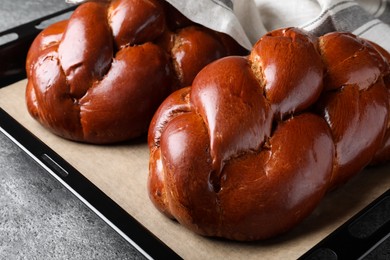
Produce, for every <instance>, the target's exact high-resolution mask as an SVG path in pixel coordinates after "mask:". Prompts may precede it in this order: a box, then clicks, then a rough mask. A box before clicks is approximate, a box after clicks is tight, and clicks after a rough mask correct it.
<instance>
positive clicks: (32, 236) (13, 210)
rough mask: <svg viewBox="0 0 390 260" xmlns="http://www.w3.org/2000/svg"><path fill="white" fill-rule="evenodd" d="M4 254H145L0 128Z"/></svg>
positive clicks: (15, 256)
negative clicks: (0, 130)
mask: <svg viewBox="0 0 390 260" xmlns="http://www.w3.org/2000/svg"><path fill="white" fill-rule="evenodd" d="M0 234H1V235H0V259H48V258H50V259H53V258H54V259H143V257H142V256H141V255H140V253H139V252H137V251H136V250H135V249H134V248H133V247H132V246H131V245H130V244H129V243H127V242H126V241H125V240H124V239H123V238H122V237H120V236H119V235H118V234H117V233H116V232H115V231H114V230H113V229H112V228H111V227H109V226H108V225H107V224H106V223H105V222H104V221H103V220H101V219H100V218H99V217H98V216H97V215H95V213H93V212H92V211H91V210H89V209H88V208H87V206H85V205H84V204H83V203H81V201H80V200H78V199H77V198H76V197H75V196H74V195H73V194H72V193H70V192H69V191H68V190H66V189H65V188H64V187H63V186H62V185H61V184H60V183H59V182H58V181H57V180H55V179H54V177H52V176H51V175H50V174H48V173H47V172H46V171H45V170H44V169H43V168H41V167H40V166H39V165H38V164H37V163H36V162H35V161H34V160H33V159H32V158H30V157H29V156H28V155H27V154H26V153H25V152H23V151H22V150H21V149H20V148H19V147H18V146H16V144H14V143H13V142H12V141H11V140H9V139H8V138H7V137H6V136H5V135H4V134H3V133H1V132H0Z"/></svg>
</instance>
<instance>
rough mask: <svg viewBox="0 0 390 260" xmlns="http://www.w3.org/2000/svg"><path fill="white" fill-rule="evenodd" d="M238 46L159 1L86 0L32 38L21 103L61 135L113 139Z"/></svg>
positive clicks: (145, 121) (131, 132) (138, 125)
mask: <svg viewBox="0 0 390 260" xmlns="http://www.w3.org/2000/svg"><path fill="white" fill-rule="evenodd" d="M245 53H246V51H245V50H244V49H243V48H242V47H240V46H239V45H238V44H237V43H236V42H235V41H234V40H233V39H232V38H230V37H229V36H227V35H225V34H222V33H219V32H215V31H212V30H210V29H207V28H205V27H202V26H200V25H197V24H195V23H193V22H191V21H190V20H188V19H187V18H186V17H184V16H183V15H181V14H180V13H179V12H178V11H177V10H176V9H174V8H173V7H172V6H170V5H169V4H168V3H167V2H165V1H159V0H113V1H89V2H86V3H84V4H82V5H80V6H79V7H78V8H77V9H76V10H75V12H74V13H73V14H72V16H71V17H70V19H69V20H66V21H62V22H59V23H56V24H54V25H51V26H49V27H48V28H46V29H45V30H43V31H42V32H41V33H40V34H39V35H38V36H37V38H36V39H35V41H34V42H33V44H32V46H31V48H30V50H29V53H28V57H27V61H26V71H27V77H28V84H27V89H26V102H27V107H28V110H29V112H30V114H31V115H32V116H33V117H34V118H35V119H37V120H38V121H39V122H40V123H41V124H42V125H44V126H45V127H47V128H48V129H50V130H51V131H53V132H54V133H55V134H57V135H60V136H62V137H65V138H69V139H71V140H75V141H81V142H88V143H96V144H104V143H114V142H120V141H124V140H128V139H131V138H135V137H137V136H140V135H141V134H143V133H146V132H147V130H148V126H149V123H150V120H151V118H152V116H153V114H154V112H155V111H156V109H157V108H158V106H159V105H160V103H161V102H162V101H163V100H164V99H165V98H166V97H167V96H168V95H169V94H170V93H171V92H173V91H174V90H177V89H179V88H181V87H185V86H188V85H190V84H191V82H192V80H193V78H194V76H195V75H196V73H198V71H199V70H200V69H201V68H203V67H204V66H205V65H206V64H208V63H210V62H211V61H213V60H216V59H218V58H221V57H223V56H226V55H231V54H241V55H244V54H245Z"/></svg>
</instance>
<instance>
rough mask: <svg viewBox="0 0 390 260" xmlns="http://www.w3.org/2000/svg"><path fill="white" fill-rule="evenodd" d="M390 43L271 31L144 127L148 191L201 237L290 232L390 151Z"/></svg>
mask: <svg viewBox="0 0 390 260" xmlns="http://www.w3.org/2000/svg"><path fill="white" fill-rule="evenodd" d="M388 58H389V56H388V53H387V52H386V51H384V50H383V49H381V48H380V47H379V46H376V45H375V44H373V43H370V42H368V41H366V40H364V39H361V38H358V37H356V36H354V35H352V34H350V33H339V32H334V33H329V34H326V35H324V36H321V37H318V38H317V37H314V36H312V35H310V34H308V33H306V32H304V31H302V30H299V29H296V28H283V29H279V30H275V31H272V32H270V33H268V34H266V35H264V36H263V37H262V38H261V39H260V40H259V41H258V42H257V43H256V44H255V45H254V47H253V49H252V51H251V53H250V54H249V55H248V56H230V57H225V58H222V59H219V60H217V61H215V62H213V63H211V64H209V65H207V66H206V67H205V68H204V69H202V70H201V71H200V72H199V74H198V75H197V76H196V77H195V79H194V81H193V84H192V86H191V87H187V88H183V89H181V90H178V91H176V92H174V93H173V94H171V95H170V96H169V97H168V98H167V99H166V100H165V101H164V102H163V103H162V105H161V106H160V107H159V109H158V111H157V112H156V114H155V116H154V118H153V120H152V123H151V126H150V128H149V136H148V143H149V148H150V164H149V180H148V191H149V197H150V199H151V201H152V202H153V203H154V205H155V206H156V207H157V208H158V209H159V210H160V211H161V212H163V213H164V214H166V215H167V216H168V217H171V218H174V219H176V220H177V221H178V222H180V223H181V224H182V225H184V226H185V227H187V228H188V229H190V230H192V231H194V232H196V233H198V234H201V235H205V236H213V237H222V238H227V239H233V240H243V241H246V240H259V239H266V238H270V237H274V236H276V235H278V234H281V233H284V232H286V231H288V230H290V229H291V228H293V227H294V226H296V225H297V224H298V223H300V222H301V221H302V220H303V219H304V218H305V217H307V216H308V215H309V214H310V213H311V212H312V211H313V210H314V208H315V207H316V206H317V205H318V204H319V202H320V201H321V199H322V198H323V197H324V195H325V194H326V193H327V192H328V191H330V190H332V189H334V188H336V187H338V186H339V185H341V184H342V183H344V182H346V181H347V180H348V179H350V178H351V177H352V176H353V175H354V174H356V173H358V172H359V171H360V170H362V169H363V168H364V167H365V166H367V165H368V164H370V163H371V162H372V161H373V158H380V157H381V158H382V159H381V160H382V161H386V160H388V158H389V153H388V151H387V152H386V150H388V148H387V147H388V145H387V144H386V142H387V139H388V138H387V133H388V125H389V124H388V122H389V116H388V111H389V89H388V87H389V63H388Z"/></svg>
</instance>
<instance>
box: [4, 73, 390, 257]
mask: <svg viewBox="0 0 390 260" xmlns="http://www.w3.org/2000/svg"><path fill="white" fill-rule="evenodd" d="M25 85H26V81H25V80H23V81H20V82H17V83H15V84H13V85H10V86H8V87H5V88H2V89H0V106H1V108H3V109H4V110H5V111H6V112H8V113H9V114H10V115H11V116H12V117H14V118H15V119H16V120H17V121H18V122H19V123H21V124H22V125H23V126H25V127H26V128H27V129H29V130H30V131H31V132H32V133H33V134H34V135H36V136H37V137H38V138H39V139H41V140H42V141H43V142H45V143H46V144H47V145H49V146H50V147H51V148H52V149H53V150H54V151H55V152H57V153H58V154H59V155H61V156H62V157H63V158H64V159H65V160H67V161H68V162H69V163H71V164H72V165H73V166H74V167H75V168H76V169H77V170H78V171H80V172H81V173H82V174H83V175H85V176H86V177H87V178H88V179H89V180H91V181H92V182H93V183H94V184H95V185H96V186H97V187H99V188H100V189H101V190H102V191H103V192H105V193H106V194H107V195H108V196H110V197H111V198H112V199H113V200H114V201H115V202H117V203H118V204H119V205H120V206H121V207H122V208H124V209H125V210H126V211H127V212H129V213H130V214H131V215H132V216H133V217H134V218H136V219H137V220H138V221H139V222H140V223H141V224H142V225H144V226H145V227H146V228H147V229H148V230H150V231H151V232H152V233H154V234H155V235H156V236H157V237H159V238H160V239H161V240H162V241H163V242H164V243H166V244H167V245H168V246H169V247H171V248H172V249H173V250H174V251H175V252H177V253H178V254H179V255H180V256H182V257H183V258H185V259H224V258H226V257H229V259H259V257H261V259H296V258H297V257H299V256H300V255H302V254H303V253H304V252H305V251H307V250H308V249H310V248H311V247H312V246H314V245H315V244H316V243H317V242H319V241H320V240H321V239H322V238H324V237H325V236H326V235H328V234H329V233H330V232H331V231H333V230H334V229H335V228H337V227H338V226H339V225H341V224H342V223H343V222H344V221H346V220H348V219H349V218H350V217H351V216H353V215H354V214H355V213H357V212H358V211H359V210H360V209H362V208H363V207H364V206H366V205H367V204H368V203H369V202H371V201H372V200H374V199H375V198H376V197H378V196H379V195H381V194H382V193H383V192H385V191H386V190H387V189H388V188H389V187H390V165H384V166H381V167H375V168H374V167H371V168H369V169H366V170H364V171H363V172H361V173H359V174H358V175H357V176H356V177H355V178H353V179H352V180H351V181H350V182H348V183H347V184H346V185H344V186H343V187H342V188H340V189H338V190H335V191H332V192H330V193H329V194H327V196H326V197H325V198H324V200H323V201H322V203H321V204H320V205H319V206H318V208H317V209H316V210H315V211H314V212H313V214H311V215H310V217H308V218H307V219H306V220H305V221H304V222H303V223H301V224H300V225H299V226H298V227H296V228H295V229H293V230H292V231H291V232H289V233H287V234H285V235H282V236H280V237H278V238H275V239H271V240H268V241H260V242H253V243H237V242H231V241H224V240H217V239H210V238H205V237H201V236H198V235H196V234H193V233H191V232H189V231H187V230H186V229H185V228H184V227H182V226H181V225H179V224H178V223H176V222H175V221H172V220H170V219H167V218H166V217H165V216H163V215H162V214H160V213H159V212H158V211H157V210H156V209H155V208H154V206H153V205H152V203H151V202H150V201H149V198H148V194H147V189H146V181H147V175H148V160H149V157H148V156H149V151H148V149H147V145H146V143H145V142H142V141H141V142H133V143H126V144H123V145H116V146H96V145H88V144H81V143H75V142H72V141H67V140H64V139H62V138H60V137H57V136H55V135H53V134H51V133H50V132H48V131H47V130H46V129H44V128H43V127H41V125H40V124H38V123H37V122H36V121H35V120H33V119H32V118H31V117H30V115H29V114H28V112H27V109H26V106H25V100H24V91H25Z"/></svg>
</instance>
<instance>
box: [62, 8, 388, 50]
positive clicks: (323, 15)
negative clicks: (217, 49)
mask: <svg viewBox="0 0 390 260" xmlns="http://www.w3.org/2000/svg"><path fill="white" fill-rule="evenodd" d="M65 1H66V2H70V3H80V2H84V1H86V0H65ZM102 1H106V0H102ZM166 1H168V2H169V3H171V4H172V5H173V6H175V7H176V8H177V9H178V10H179V11H180V12H181V13H183V14H184V15H186V16H187V17H188V18H189V19H191V20H193V21H194V22H197V23H200V24H202V25H204V26H206V27H209V28H211V29H214V30H217V31H221V32H225V33H227V34H229V35H231V36H232V37H233V38H235V39H236V40H237V41H238V42H239V43H240V44H241V45H243V46H244V47H246V48H247V49H251V48H252V46H253V44H254V43H256V41H257V40H258V39H260V38H261V36H263V35H264V34H265V33H266V32H267V31H270V30H273V29H277V28H281V27H290V26H293V27H300V28H302V29H304V30H307V31H309V32H311V33H313V34H315V35H317V36H319V35H322V34H325V33H327V32H332V31H344V32H351V33H353V34H356V35H358V36H360V37H363V38H366V39H368V40H371V41H373V42H376V43H377V44H379V45H381V46H382V47H383V48H385V49H386V50H387V51H389V52H390V0H355V1H354V0H199V1H192V0H166Z"/></svg>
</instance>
